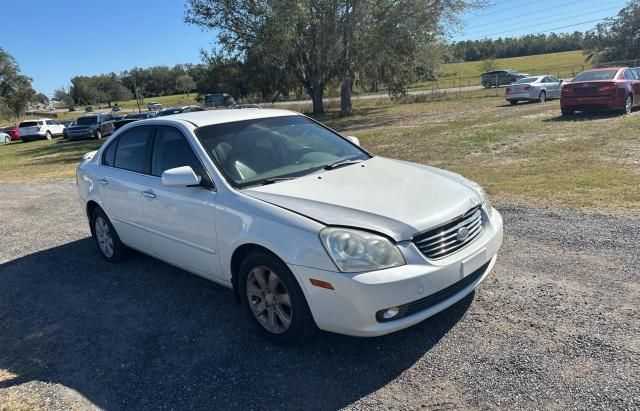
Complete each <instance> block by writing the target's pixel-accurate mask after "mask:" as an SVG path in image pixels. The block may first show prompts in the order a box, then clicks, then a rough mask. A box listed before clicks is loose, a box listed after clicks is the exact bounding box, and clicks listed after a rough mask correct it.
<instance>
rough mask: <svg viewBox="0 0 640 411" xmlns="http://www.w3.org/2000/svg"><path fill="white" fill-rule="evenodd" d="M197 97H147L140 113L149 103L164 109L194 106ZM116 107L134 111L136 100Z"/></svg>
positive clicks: (120, 103) (123, 102) (136, 107)
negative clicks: (159, 105) (158, 104)
mask: <svg viewBox="0 0 640 411" xmlns="http://www.w3.org/2000/svg"><path fill="white" fill-rule="evenodd" d="M197 96H198V94H197V93H190V94H189V95H188V96H187V95H186V94H175V95H173V96H160V97H149V98H145V99H144V104H142V105H141V106H140V108H141V109H142V111H146V110H147V104H148V103H151V102H154V103H160V104H162V106H163V107H164V108H167V107H174V106H189V105H193V104H196V100H195V98H196V97H197ZM118 105H119V106H120V107H123V108H135V109H136V110H137V109H138V105H137V104H136V100H128V101H122V102H119V103H118Z"/></svg>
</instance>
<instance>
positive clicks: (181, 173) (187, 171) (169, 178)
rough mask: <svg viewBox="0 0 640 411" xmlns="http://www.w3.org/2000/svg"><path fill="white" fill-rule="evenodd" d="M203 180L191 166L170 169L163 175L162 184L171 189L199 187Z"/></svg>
mask: <svg viewBox="0 0 640 411" xmlns="http://www.w3.org/2000/svg"><path fill="white" fill-rule="evenodd" d="M201 180H202V177H200V176H199V175H196V173H195V172H194V171H193V169H192V168H191V167H189V166H182V167H176V168H170V169H169V170H166V171H165V172H163V173H162V184H164V185H165V186H169V187H191V186H197V185H198V184H200V181H201Z"/></svg>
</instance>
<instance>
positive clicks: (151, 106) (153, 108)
mask: <svg viewBox="0 0 640 411" xmlns="http://www.w3.org/2000/svg"><path fill="white" fill-rule="evenodd" d="M147 108H148V109H149V111H160V110H162V104H160V103H156V102H155V101H152V102H150V103H147Z"/></svg>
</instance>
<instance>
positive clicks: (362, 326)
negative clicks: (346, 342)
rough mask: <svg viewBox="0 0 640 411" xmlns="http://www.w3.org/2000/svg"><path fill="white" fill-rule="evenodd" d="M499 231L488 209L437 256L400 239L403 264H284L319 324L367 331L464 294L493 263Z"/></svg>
mask: <svg viewBox="0 0 640 411" xmlns="http://www.w3.org/2000/svg"><path fill="white" fill-rule="evenodd" d="M485 211H486V210H485ZM502 235H503V234H502V217H501V216H500V213H498V211H496V210H493V211H492V213H491V216H490V217H489V219H488V221H487V223H486V224H485V231H484V233H483V234H482V236H481V237H480V238H478V239H477V240H474V241H473V242H472V243H471V244H469V245H468V246H467V247H465V248H463V249H461V250H459V251H457V252H455V253H453V254H451V255H449V256H448V257H446V258H443V259H441V260H435V261H430V260H428V259H427V258H426V257H424V256H423V255H422V254H421V253H420V251H419V250H418V249H417V247H416V246H415V245H414V244H413V243H412V242H403V243H400V244H398V246H399V247H400V249H401V251H402V253H403V254H404V256H405V260H406V262H407V264H406V265H403V266H401V267H395V268H390V269H385V270H379V271H372V272H366V273H358V274H348V273H340V272H330V271H324V270H318V269H314V268H309V267H303V266H294V265H290V268H291V270H292V271H293V273H294V275H295V276H296V277H297V279H298V281H299V282H300V284H301V285H302V289H303V292H304V293H305V296H306V299H307V302H308V304H309V308H310V309H311V313H312V315H313V318H314V320H315V322H316V324H317V325H318V327H319V328H320V329H323V330H326V331H331V332H336V333H340V334H347V335H354V336H361V337H373V336H379V335H384V334H389V333H392V332H395V331H398V330H401V329H404V328H407V327H410V326H412V325H414V324H417V323H419V322H421V321H423V320H425V319H426V318H428V317H431V316H432V315H434V314H437V313H438V312H440V311H442V310H444V309H445V308H447V307H449V306H451V305H453V304H455V303H456V302H458V301H460V300H461V299H463V298H464V297H466V296H467V295H468V294H470V293H471V292H472V291H473V290H474V289H475V288H476V287H477V286H478V284H480V283H481V282H482V281H484V279H485V278H486V277H487V276H488V275H489V273H490V272H491V270H492V269H493V266H494V264H495V261H496V258H497V252H498V250H499V248H500V246H501V245H502ZM470 275H474V277H473V281H466V282H465V281H464V280H465V279H466V278H467V277H468V276H470ZM312 278H314V279H318V280H322V281H326V282H329V283H330V284H331V285H333V287H334V290H328V289H326V288H320V287H315V286H313V285H312V284H311V282H310V279H312ZM455 284H461V285H460V286H459V287H454V285H455ZM445 289H449V290H453V291H454V292H452V293H445V295H444V297H443V298H441V299H437V300H435V301H434V303H433V304H430V305H427V306H425V307H424V309H421V310H420V311H417V312H413V313H411V314H408V315H406V316H404V317H402V318H399V319H395V320H391V321H386V322H380V321H379V320H378V319H376V313H377V312H378V311H380V310H386V309H388V308H390V307H397V306H403V305H405V304H409V303H416V302H417V300H424V299H425V297H427V296H429V295H433V294H435V293H438V292H439V291H443V290H445Z"/></svg>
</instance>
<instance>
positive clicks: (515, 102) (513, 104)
mask: <svg viewBox="0 0 640 411" xmlns="http://www.w3.org/2000/svg"><path fill="white" fill-rule="evenodd" d="M509 103H510V104H511V105H512V106H515V105H516V104H518V100H509Z"/></svg>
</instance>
